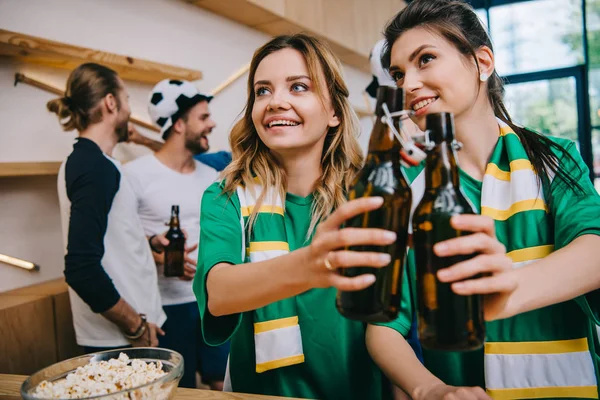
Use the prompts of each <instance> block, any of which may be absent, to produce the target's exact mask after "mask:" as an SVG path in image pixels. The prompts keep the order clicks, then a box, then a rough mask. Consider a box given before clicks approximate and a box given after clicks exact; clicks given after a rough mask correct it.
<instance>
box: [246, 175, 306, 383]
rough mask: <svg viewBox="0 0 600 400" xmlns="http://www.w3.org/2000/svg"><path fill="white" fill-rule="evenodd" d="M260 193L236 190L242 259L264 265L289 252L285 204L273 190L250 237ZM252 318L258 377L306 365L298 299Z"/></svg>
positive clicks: (282, 302)
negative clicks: (238, 204)
mask: <svg viewBox="0 0 600 400" xmlns="http://www.w3.org/2000/svg"><path fill="white" fill-rule="evenodd" d="M261 190H262V189H261V186H260V184H258V183H256V184H252V185H249V186H247V187H238V189H237V195H238V198H239V200H240V206H241V218H240V224H241V226H242V234H243V238H242V259H244V260H245V262H257V261H264V260H268V259H272V258H275V257H279V256H281V255H284V254H287V253H289V252H290V246H289V244H288V240H287V237H288V232H287V231H286V226H285V220H284V204H283V201H282V199H281V198H280V196H279V194H278V193H276V192H275V191H273V190H269V191H268V192H267V194H266V196H265V201H264V202H263V204H262V205H261V207H260V210H258V214H257V217H256V220H255V221H254V225H253V227H252V229H251V237H248V231H249V230H248V220H249V218H250V215H251V214H252V211H253V210H254V207H255V205H256V200H257V199H258V198H259V196H260V194H261ZM253 315H254V345H255V352H256V372H257V373H261V372H265V371H268V370H272V369H276V368H281V367H286V366H289V365H294V364H300V363H303V362H304V352H303V349H302V333H301V331H300V324H299V321H298V311H297V304H296V298H295V297H291V298H288V299H283V300H280V301H277V302H275V303H271V304H269V305H266V306H264V307H262V308H259V309H258V310H255V311H254V312H253Z"/></svg>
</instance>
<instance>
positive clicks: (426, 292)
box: [412, 113, 485, 351]
mask: <svg viewBox="0 0 600 400" xmlns="http://www.w3.org/2000/svg"><path fill="white" fill-rule="evenodd" d="M426 123H427V130H428V131H429V132H428V133H429V141H430V146H429V149H428V152H427V160H426V165H425V193H424V194H423V198H422V199H421V202H420V203H419V205H418V206H417V208H416V209H415V212H414V215H413V221H412V225H413V246H414V251H415V262H416V269H417V294H418V313H419V318H418V325H419V328H418V329H419V339H420V341H421V344H422V346H423V347H424V348H426V349H431V350H442V351H465V350H472V349H476V348H479V347H481V346H482V345H483V340H484V335H485V328H484V321H483V309H482V306H481V296H479V295H473V296H461V295H458V294H456V293H454V292H453V291H452V289H451V287H450V284H449V283H444V282H440V281H439V280H438V279H437V272H438V270H440V269H443V268H447V267H450V266H452V265H454V264H456V263H458V262H461V261H464V260H468V259H469V258H471V257H473V256H474V255H467V256H463V255H459V256H452V257H438V256H436V255H435V254H434V252H433V246H434V245H435V244H436V243H438V242H442V241H444V240H448V239H452V238H455V237H458V236H462V235H464V234H466V233H465V232H461V231H458V230H456V229H454V228H453V227H452V226H451V225H450V218H451V217H452V216H453V215H457V214H475V211H474V209H473V206H472V204H471V203H470V202H469V200H468V199H467V198H466V197H465V195H464V194H463V193H462V191H461V189H460V182H459V175H458V166H457V163H456V148H457V147H458V146H457V142H456V141H455V139H454V120H453V116H452V114H450V113H436V114H429V115H427V120H426Z"/></svg>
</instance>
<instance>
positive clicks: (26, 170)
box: [0, 161, 62, 178]
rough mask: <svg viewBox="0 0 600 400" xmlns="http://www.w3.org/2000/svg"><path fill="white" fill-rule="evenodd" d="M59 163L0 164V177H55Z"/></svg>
mask: <svg viewBox="0 0 600 400" xmlns="http://www.w3.org/2000/svg"><path fill="white" fill-rule="evenodd" d="M60 164H62V163H61V162H59V161H56V162H55V161H48V162H0V177H1V178H5V177H11V176H44V175H45V176H48V175H57V174H58V169H59V168H60Z"/></svg>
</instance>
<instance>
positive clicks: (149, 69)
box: [0, 29, 202, 84]
mask: <svg viewBox="0 0 600 400" xmlns="http://www.w3.org/2000/svg"><path fill="white" fill-rule="evenodd" d="M0 55H3V56H9V57H14V58H15V59H17V60H19V61H24V62H28V63H33V64H41V65H46V66H50V67H56V68H62V69H68V70H72V69H74V68H75V67H77V66H78V65H80V64H83V63H86V62H95V63H98V64H102V65H106V66H107V67H110V68H112V69H114V70H115V71H117V73H118V74H119V75H120V76H121V77H122V78H123V79H129V80H133V81H138V82H145V83H152V84H154V83H157V82H159V81H161V80H162V79H167V78H173V79H184V80H188V81H195V80H198V79H201V78H202V72H200V71H196V70H192V69H187V68H181V67H176V66H172V65H167V64H161V63H156V62H153V61H147V60H142V59H139V58H132V57H128V56H123V55H119V54H114V53H107V52H103V51H99V50H93V49H88V48H85V47H79V46H73V45H70V44H66V43H60V42H55V41H52V40H48V39H43V38H39V37H35V36H29V35H25V34H22V33H17V32H11V31H7V30H4V29H0Z"/></svg>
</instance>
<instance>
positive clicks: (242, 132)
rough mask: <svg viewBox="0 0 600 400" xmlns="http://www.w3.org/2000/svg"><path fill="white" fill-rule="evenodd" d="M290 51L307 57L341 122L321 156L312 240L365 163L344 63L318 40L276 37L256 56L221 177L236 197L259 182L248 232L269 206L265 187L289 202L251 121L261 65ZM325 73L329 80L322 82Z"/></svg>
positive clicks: (319, 89)
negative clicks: (229, 159)
mask: <svg viewBox="0 0 600 400" xmlns="http://www.w3.org/2000/svg"><path fill="white" fill-rule="evenodd" d="M287 48H291V49H294V50H297V51H298V52H300V53H301V54H302V55H303V56H304V59H305V60H306V64H307V66H308V73H309V77H310V79H311V81H312V82H313V85H314V87H315V92H316V93H317V94H318V95H319V97H320V98H321V100H322V102H323V104H325V101H326V98H325V90H327V92H328V93H329V97H330V99H331V103H332V106H333V110H334V111H335V115H336V116H337V117H338V118H339V120H340V124H339V125H338V126H336V127H333V128H330V129H329V132H327V136H326V138H325V143H324V146H323V154H322V157H321V168H322V175H321V177H320V178H319V180H318V181H317V183H316V185H315V189H314V191H313V194H314V202H313V208H312V212H311V221H310V227H309V229H308V233H307V239H308V238H309V237H310V235H311V233H312V232H313V230H314V228H315V227H316V225H317V224H318V222H319V221H320V220H321V219H322V218H325V217H327V216H328V215H329V214H330V213H331V212H332V211H333V210H334V209H336V208H337V207H339V206H340V205H341V204H343V203H344V202H345V201H346V197H345V194H346V192H347V191H348V187H349V185H350V183H351V181H352V178H353V177H354V176H355V175H356V173H357V172H358V171H359V170H360V168H361V166H362V162H363V156H362V151H361V149H360V146H359V144H358V141H357V139H356V136H357V134H358V132H359V131H360V126H359V122H358V118H357V116H356V114H355V112H354V110H353V109H352V107H351V106H350V102H349V100H348V95H349V92H348V87H347V86H346V83H345V82H344V79H343V77H342V72H341V64H340V61H339V60H338V59H337V57H336V56H334V55H333V53H332V52H331V50H330V49H329V47H328V46H327V45H326V44H325V43H323V42H321V41H320V40H319V39H317V38H315V37H312V36H309V35H305V34H295V35H282V36H276V37H274V38H273V39H272V40H270V41H269V42H268V43H267V44H265V45H264V46H262V47H261V48H259V49H258V50H256V52H255V53H254V56H253V57H252V62H251V63H250V71H249V75H248V101H247V103H246V106H245V108H244V111H243V117H242V118H241V120H240V121H238V122H237V123H236V124H235V125H234V127H233V129H232V130H231V134H230V135H229V144H230V145H231V149H232V158H233V160H232V162H231V163H230V164H229V166H228V167H227V168H226V169H225V170H224V171H223V174H222V176H223V178H224V179H225V186H224V188H223V191H224V192H225V193H228V194H233V193H234V192H235V190H236V188H237V187H238V186H240V185H241V186H243V187H247V186H249V185H250V184H254V183H255V182H256V180H255V179H254V177H256V178H258V179H257V180H258V182H260V185H261V186H262V191H261V195H260V197H259V198H258V200H257V203H256V206H255V207H254V209H253V210H252V213H251V214H250V219H249V228H250V229H251V227H252V226H253V223H254V221H255V220H256V215H257V211H258V210H259V209H260V206H261V205H262V204H263V202H264V201H265V196H266V193H267V188H275V191H276V192H277V193H279V195H280V196H281V199H285V193H286V188H287V177H286V173H285V170H284V169H283V168H282V167H281V165H280V163H279V162H278V161H277V159H276V158H275V157H274V156H273V155H272V153H271V152H270V151H269V148H268V147H267V146H266V145H265V144H264V143H263V142H262V140H261V139H260V137H259V136H258V132H257V131H256V128H255V126H254V123H253V122H252V107H253V105H254V100H255V93H254V76H255V74H256V69H257V68H258V65H259V64H260V62H261V61H262V60H263V59H264V58H265V57H267V56H268V55H269V54H272V53H274V52H276V51H279V50H282V49H287ZM321 71H322V72H323V76H324V78H325V79H322V78H321V75H320V72H321ZM284 205H285V202H284Z"/></svg>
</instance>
